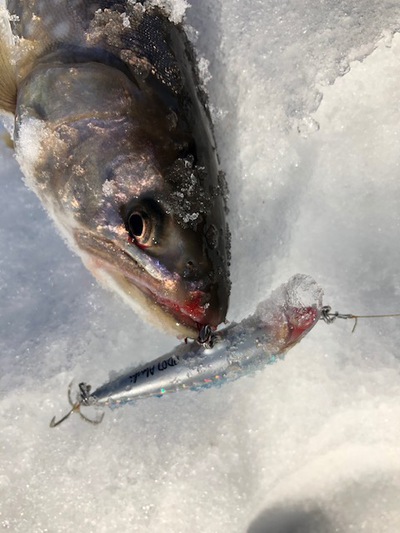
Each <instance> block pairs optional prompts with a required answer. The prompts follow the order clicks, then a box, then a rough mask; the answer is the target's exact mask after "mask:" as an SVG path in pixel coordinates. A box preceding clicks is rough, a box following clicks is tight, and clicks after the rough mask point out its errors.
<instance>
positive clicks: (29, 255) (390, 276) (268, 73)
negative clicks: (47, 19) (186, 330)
mask: <svg viewBox="0 0 400 533" xmlns="http://www.w3.org/2000/svg"><path fill="white" fill-rule="evenodd" d="M177 6H178V3H177ZM187 15H188V20H189V23H190V24H191V25H192V26H193V28H194V30H196V31H197V32H198V33H197V42H196V46H197V47H198V50H199V55H200V56H201V57H203V58H205V59H206V60H207V61H209V65H208V71H209V73H210V75H211V76H212V77H211V79H210V80H209V82H208V84H207V86H208V90H209V92H210V98H211V103H212V106H213V110H214V113H213V115H214V116H215V117H217V119H218V120H217V122H216V135H217V138H218V143H219V151H220V156H221V160H222V164H223V167H224V168H225V169H226V171H227V181H228V183H229V186H230V193H231V195H230V207H231V211H230V227H231V230H232V282H233V290H232V299H231V306H230V312H229V319H230V320H239V319H241V318H243V317H244V316H247V315H248V314H250V313H252V312H254V309H255V307H256V305H257V303H258V302H259V301H260V300H262V299H264V298H265V297H266V296H267V295H268V294H269V293H270V291H271V289H272V288H274V287H276V286H278V285H279V284H280V283H282V282H285V281H287V279H288V278H289V277H290V276H291V275H293V274H295V273H297V272H302V273H305V274H309V275H311V276H313V277H314V278H315V279H316V280H317V282H318V283H319V284H320V285H321V286H322V287H323V288H324V292H325V297H324V301H325V303H328V304H330V305H332V306H333V308H334V309H335V310H339V311H341V312H344V313H360V314H369V313H373V314H375V313H387V312H400V305H399V294H400V280H399V273H398V265H399V264H400V246H399V245H398V242H399V239H398V235H399V229H400V210H399V201H400V180H399V179H398V174H399V163H400V145H399V137H400V136H399V124H400V105H399V103H398V102H399V98H398V94H399V90H398V88H399V86H400V68H399V67H400V35H397V34H396V33H395V34H394V37H393V38H392V32H393V31H395V30H396V29H397V25H396V21H398V20H400V18H399V17H400V4H399V3H397V2H390V1H383V0H379V1H378V0H376V1H374V0H358V1H357V2H356V1H355V0H347V1H336V2H320V1H312V0H307V1H304V2H301V3H299V2H294V1H292V2H290V1H287V2H271V1H268V2H265V1H261V0H260V1H255V0H241V1H238V0H227V1H224V2H222V1H219V2H215V1H211V0H201V1H194V0H192V8H191V9H189V10H188V12H187ZM194 33H195V31H192V32H191V34H193V35H194ZM360 60H362V61H360ZM0 157H1V169H0V173H1V174H0V179H1V186H2V190H3V193H2V195H1V198H0V203H1V207H0V251H1V254H0V258H1V259H0V261H1V263H0V264H1V268H0V291H1V292H0V295H1V301H2V306H1V309H0V313H1V318H0V333H1V335H0V339H1V350H0V353H1V357H0V412H1V422H0V428H1V431H0V450H1V452H0V454H1V455H0V513H1V514H0V524H1V525H2V527H3V529H4V530H7V529H8V530H10V531H13V532H14V531H15V532H26V531H30V532H34V533H36V532H42V531H49V532H70V531H85V532H91V531H96V532H107V533H110V532H117V531H118V532H121V531H140V532H142V531H159V530H163V531H167V532H173V533H175V532H191V533H192V532H207V533H209V532H221V531H230V532H242V531H249V533H266V532H268V533H294V532H296V533H300V532H307V533H322V532H323V533H331V532H332V533H333V532H334V531H339V532H346V533H347V532H350V531H357V532H359V531H363V532H366V533H376V532H378V531H379V533H381V532H389V533H396V532H397V531H399V530H400V507H399V505H398V502H399V501H400V476H399V474H400V453H399V452H400V447H399V442H400V424H399V420H400V402H399V392H398V390H399V389H398V380H399V371H400V356H399V353H398V346H399V340H400V339H399V337H400V333H399V328H398V324H399V322H398V320H399V319H375V320H373V319H369V320H368V319H365V320H361V319H360V320H359V323H358V325H357V329H356V331H355V333H354V334H352V333H351V329H352V326H353V323H352V321H341V322H340V321H337V322H336V323H334V324H333V325H330V326H327V325H325V324H323V323H321V324H318V325H317V326H316V327H315V328H314V329H313V331H312V332H311V333H310V334H309V335H308V336H307V337H306V338H305V339H303V340H302V341H301V343H300V344H299V345H297V346H296V347H295V348H293V349H292V350H291V352H290V353H289V354H288V355H287V357H286V359H285V361H284V362H280V363H279V364H276V365H273V366H269V367H267V368H266V370H265V371H264V372H262V373H260V374H258V375H256V376H255V377H252V378H243V379H241V380H239V381H237V382H235V383H232V384H229V385H226V386H225V387H222V388H220V389H210V390H207V391H205V392H202V393H190V392H184V393H180V394H176V395H170V396H167V397H164V398H162V399H157V398H155V399H149V400H143V401H142V402H140V403H137V404H136V405H135V406H129V407H125V408H121V409H119V410H115V411H107V412H106V416H105V418H104V421H103V422H102V424H101V425H100V426H98V427H94V426H91V425H89V424H85V423H83V422H82V421H81V420H80V419H79V417H71V418H70V419H69V420H68V421H66V422H65V423H64V424H63V425H61V426H60V427H59V428H57V429H50V428H49V427H48V425H49V421H50V419H51V418H52V417H53V415H56V416H57V417H58V416H60V415H61V414H64V413H65V411H66V409H67V407H68V405H67V401H66V390H67V386H68V383H69V382H70V380H71V379H72V378H76V379H77V380H82V381H87V382H89V383H91V384H93V385H94V386H97V385H100V384H101V383H103V382H104V381H105V380H106V379H107V378H108V376H109V373H110V372H111V371H120V370H122V369H123V368H126V367H128V366H132V365H133V364H135V363H143V362H146V361H150V360H151V359H154V358H155V357H157V356H159V355H161V354H163V353H166V352H167V351H169V350H170V349H171V348H172V347H173V346H174V345H175V339H173V338H171V337H168V336H166V335H164V334H162V333H159V332H157V331H155V330H154V329H153V328H152V327H151V326H150V325H146V324H144V323H142V322H141V321H140V319H138V318H137V317H136V316H135V315H134V314H133V313H132V312H131V311H130V310H129V309H128V308H127V307H125V306H124V304H123V303H121V302H120V301H119V300H118V299H117V298H115V297H113V296H112V295H111V294H110V293H107V292H105V291H103V290H102V289H101V288H99V287H98V286H97V285H96V283H95V282H94V281H93V280H92V278H91V277H90V274H89V273H87V272H86V270H85V269H84V267H83V266H82V265H81V264H80V262H79V260H78V259H77V258H76V257H74V256H73V255H72V254H71V252H70V251H69V250H68V249H67V247H66V246H65V244H64V243H63V241H62V239H61V238H60V237H59V236H58V234H57V233H56V231H55V229H54V227H53V226H52V224H51V223H50V221H49V220H48V218H47V217H46V214H45V213H44V211H43V210H42V208H41V206H40V205H39V202H38V200H37V199H36V197H35V196H34V194H33V193H32V192H30V191H29V190H28V189H27V188H26V187H25V185H24V184H23V182H22V179H21V173H20V171H19V169H18V167H17V164H16V162H15V161H14V160H13V156H12V152H11V151H10V150H9V149H8V148H6V147H5V146H4V145H2V146H1V151H0Z"/></svg>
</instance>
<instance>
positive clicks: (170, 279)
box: [75, 231, 227, 338]
mask: <svg viewBox="0 0 400 533" xmlns="http://www.w3.org/2000/svg"><path fill="white" fill-rule="evenodd" d="M75 239H76V242H77V244H78V246H79V248H80V249H81V251H82V252H83V253H84V258H83V259H84V262H85V264H86V266H87V268H88V269H89V270H90V271H91V272H92V274H93V275H94V276H95V277H96V278H97V279H99V281H100V282H102V284H103V285H105V286H107V287H111V288H113V289H114V290H116V292H118V293H119V294H120V296H122V298H123V299H124V300H125V301H126V302H127V303H128V304H129V305H130V306H131V307H133V308H134V309H135V311H137V312H138V313H139V314H144V315H145V318H146V319H147V320H148V321H149V322H152V323H153V324H155V325H158V326H160V325H161V327H162V329H165V330H167V331H170V332H172V333H174V334H175V335H177V336H178V337H182V338H184V337H190V338H197V337H198V334H199V330H200V329H201V327H202V326H204V325H208V326H211V328H212V329H216V328H217V326H218V325H219V324H221V323H222V322H224V320H225V316H226V311H227V309H226V306H223V305H220V304H219V295H218V284H216V283H208V284H207V282H205V281H204V280H201V281H198V282H193V281H191V282H190V281H185V280H183V279H182V278H181V276H179V274H177V273H175V272H170V271H168V270H167V269H166V268H164V267H163V266H162V265H161V264H160V263H159V262H158V261H157V260H155V259H154V258H151V257H149V256H148V255H147V254H145V253H144V252H143V251H142V250H140V249H139V248H136V247H132V246H130V247H129V251H127V249H128V246H129V245H128V244H127V243H125V242H121V243H116V242H115V241H110V240H107V239H103V238H101V237H98V236H94V235H93V234H91V235H90V234H88V233H85V232H82V231H77V232H76V233H75Z"/></svg>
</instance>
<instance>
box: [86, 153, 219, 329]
mask: <svg viewBox="0 0 400 533" xmlns="http://www.w3.org/2000/svg"><path fill="white" fill-rule="evenodd" d="M140 154H141V157H140V158H139V159H138V158H137V157H135V156H134V155H132V154H129V155H126V156H125V157H121V156H119V157H118V158H116V160H114V161H113V162H110V161H108V162H107V163H106V162H105V165H104V176H106V177H103V179H102V180H101V181H102V185H101V193H100V194H99V197H100V199H99V201H98V204H97V208H96V209H95V210H94V211H92V213H91V215H90V216H89V217H88V216H86V214H85V216H84V220H82V222H83V224H80V225H79V226H78V227H77V229H76V230H75V240H76V242H77V244H78V246H79V248H80V249H81V250H82V251H83V252H84V260H85V263H86V264H87V266H88V268H89V269H90V270H91V271H92V272H93V273H94V275H95V276H96V277H97V278H99V279H100V280H102V281H103V284H105V285H108V286H110V287H112V288H113V289H115V290H116V291H117V292H118V293H119V294H120V295H121V296H122V297H123V298H124V299H125V300H127V301H128V303H130V304H131V305H132V306H133V307H135V308H136V310H137V311H139V313H140V312H142V313H143V312H144V314H145V315H146V318H147V320H150V321H151V322H153V323H159V324H161V326H162V327H163V328H164V329H167V330H170V331H171V330H172V331H173V332H174V333H176V334H177V335H178V336H181V337H197V336H198V332H199V330H200V329H201V327H202V326H204V325H209V326H211V327H212V328H216V327H217V326H218V325H219V324H221V323H222V322H224V321H225V317H226V313H227V307H228V299H229V292H230V282H229V274H228V261H227V253H228V252H227V250H228V247H229V243H228V242H227V241H228V234H227V228H226V224H225V220H224V212H223V211H224V208H223V205H222V200H223V199H222V192H220V191H216V190H214V189H212V190H211V191H210V190H208V188H207V185H206V184H207V180H206V179H205V178H206V176H204V172H205V169H204V168H200V169H199V168H197V167H196V166H195V165H193V161H192V159H191V158H190V157H189V158H186V159H179V160H177V161H175V162H174V164H173V165H171V166H170V167H169V168H168V169H167V170H165V169H164V170H163V171H160V169H159V168H157V167H155V166H154V165H153V161H154V158H153V157H152V154H150V153H149V150H147V151H146V148H145V147H142V148H141V150H140ZM75 200H76V198H75ZM88 203H89V202H85V204H86V205H87V204H88ZM137 304H139V306H138V305H137Z"/></svg>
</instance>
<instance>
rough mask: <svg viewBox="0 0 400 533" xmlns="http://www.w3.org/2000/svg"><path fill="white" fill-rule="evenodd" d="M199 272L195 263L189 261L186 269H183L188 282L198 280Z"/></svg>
mask: <svg viewBox="0 0 400 533" xmlns="http://www.w3.org/2000/svg"><path fill="white" fill-rule="evenodd" d="M197 270H198V269H197V268H196V266H195V263H194V261H192V260H191V259H189V260H188V261H186V264H185V267H184V269H183V278H184V279H186V280H187V281H192V280H194V279H196V277H197V275H198V272H197Z"/></svg>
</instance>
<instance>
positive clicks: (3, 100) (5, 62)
mask: <svg viewBox="0 0 400 533" xmlns="http://www.w3.org/2000/svg"><path fill="white" fill-rule="evenodd" d="M16 102H17V78H16V73H15V68H14V67H13V65H12V63H11V58H10V49H9V47H8V45H7V44H6V43H5V42H4V41H3V40H2V39H0V111H5V112H7V113H15V107H16Z"/></svg>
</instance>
